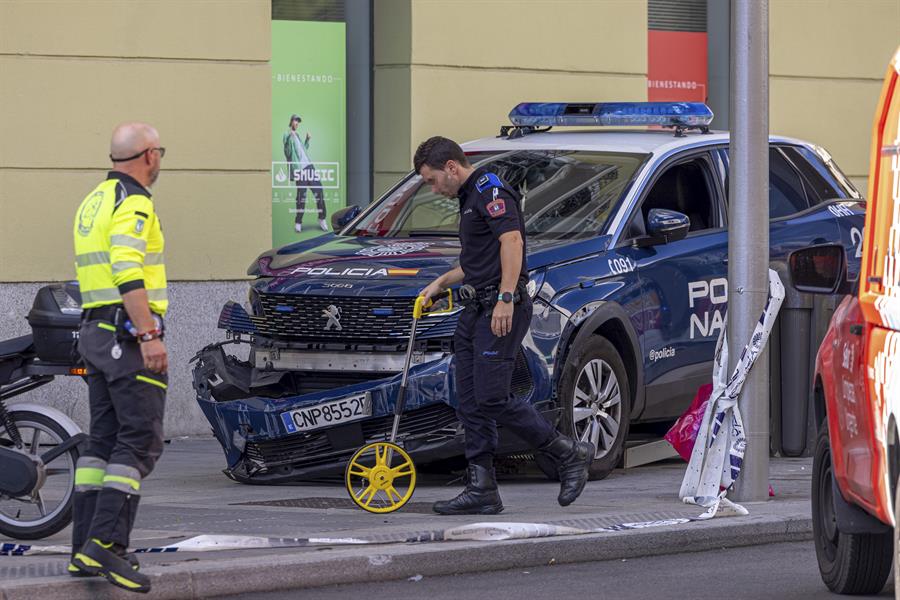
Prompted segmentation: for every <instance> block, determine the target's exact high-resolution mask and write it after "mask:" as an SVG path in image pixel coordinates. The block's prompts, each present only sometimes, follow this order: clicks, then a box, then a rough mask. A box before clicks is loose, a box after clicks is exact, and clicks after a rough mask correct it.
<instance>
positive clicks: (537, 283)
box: [525, 270, 547, 300]
mask: <svg viewBox="0 0 900 600" xmlns="http://www.w3.org/2000/svg"><path fill="white" fill-rule="evenodd" d="M546 274H547V272H546V271H543V270H542V271H532V272H531V273H529V274H528V284H527V285H526V286H525V290H526V291H527V292H528V296H529V297H530V298H531V299H532V300H534V299H535V298H536V297H537V295H538V292H540V291H541V286H542V285H544V275H546Z"/></svg>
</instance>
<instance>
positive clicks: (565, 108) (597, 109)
mask: <svg viewBox="0 0 900 600" xmlns="http://www.w3.org/2000/svg"><path fill="white" fill-rule="evenodd" d="M712 119H713V112H712V111H711V110H710V109H709V107H708V106H706V105H705V104H703V103H702V102H597V103H576V102H568V103H566V102H523V103H521V104H519V105H518V106H516V107H515V108H514V109H512V111H510V113H509V120H510V121H511V122H512V124H513V125H518V126H529V125H530V126H533V127H548V126H554V125H556V126H567V125H594V126H597V125H601V126H602V125H606V126H620V127H621V126H625V127H627V126H637V125H662V126H665V127H676V126H681V127H706V126H708V125H709V124H710V123H711V122H712Z"/></svg>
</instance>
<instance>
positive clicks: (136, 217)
mask: <svg viewBox="0 0 900 600" xmlns="http://www.w3.org/2000/svg"><path fill="white" fill-rule="evenodd" d="M73 235H74V238H75V271H76V273H77V274H78V283H79V285H80V287H81V305H82V307H83V308H96V307H98V306H106V305H109V304H120V303H122V294H124V293H126V292H129V291H131V290H134V289H138V288H141V287H144V288H146V290H147V297H148V299H149V300H150V310H152V311H153V312H155V313H157V314H159V315H164V314H165V313H166V309H167V308H168V306H169V300H168V297H167V295H166V267H165V264H164V261H163V247H164V245H165V241H164V239H163V234H162V229H160V226H159V219H158V218H157V216H156V213H155V212H154V210H153V202H152V201H151V200H150V192H148V191H147V190H146V189H144V187H143V186H141V185H140V184H139V183H138V182H137V181H135V180H134V179H133V178H132V177H131V176H129V175H126V174H125V173H119V172H116V171H110V173H109V174H108V175H107V179H106V181H104V182H103V183H101V184H100V185H98V186H97V187H96V188H95V189H94V191H92V192H91V193H90V194H88V196H87V198H85V199H84V201H83V202H82V203H81V206H80V207H79V208H78V213H77V214H76V215H75V226H74V229H73Z"/></svg>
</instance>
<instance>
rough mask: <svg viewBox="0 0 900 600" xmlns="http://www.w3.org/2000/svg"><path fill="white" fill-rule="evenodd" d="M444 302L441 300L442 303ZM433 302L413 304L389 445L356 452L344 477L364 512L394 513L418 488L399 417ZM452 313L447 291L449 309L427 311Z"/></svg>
mask: <svg viewBox="0 0 900 600" xmlns="http://www.w3.org/2000/svg"><path fill="white" fill-rule="evenodd" d="M443 302H444V300H443V299H442V300H441V303H443ZM430 306H431V301H430V300H426V299H425V297H424V296H419V297H417V298H416V301H415V303H414V304H413V319H412V330H411V331H410V334H409V344H408V345H407V347H406V362H405V363H404V365H403V376H402V378H401V379H400V389H399V390H398V391H397V401H396V402H395V403H394V423H393V426H392V427H391V435H390V437H389V438H388V441H386V442H372V443H371V444H366V445H365V446H363V447H362V448H360V449H359V450H357V451H356V454H354V455H353V458H351V459H350V462H349V463H347V470H346V472H345V474H344V483H345V484H346V486H347V492H348V493H349V494H350V498H351V499H352V500H353V502H355V503H356V505H357V506H359V507H360V508H361V509H363V510H367V511H369V512H373V513H389V512H394V511H395V510H397V509H398V508H400V507H401V506H403V505H404V504H406V503H407V502H408V501H409V499H410V498H412V495H413V491H414V490H415V488H416V466H415V465H414V464H413V461H412V459H411V458H410V457H409V454H407V453H406V451H405V450H404V449H403V448H401V447H400V446H398V445H397V444H396V443H395V442H396V441H397V430H398V429H399V427H400V416H401V415H402V414H403V407H404V405H405V404H406V382H407V379H408V378H409V364H410V359H411V358H412V353H413V347H414V345H415V341H416V325H417V324H418V322H419V319H420V318H421V317H422V315H423V314H426V313H425V308H427V307H430ZM452 311H453V294H452V292H451V291H449V290H448V291H447V301H446V308H444V307H442V308H440V309H436V310H431V311H428V313H427V314H430V315H435V314H442V313H449V312H452Z"/></svg>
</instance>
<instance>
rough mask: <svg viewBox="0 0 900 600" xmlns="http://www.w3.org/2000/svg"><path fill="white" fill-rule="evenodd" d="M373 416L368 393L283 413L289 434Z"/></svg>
mask: <svg viewBox="0 0 900 600" xmlns="http://www.w3.org/2000/svg"><path fill="white" fill-rule="evenodd" d="M371 416H372V398H371V396H370V395H369V394H368V393H365V394H359V395H357V396H348V397H346V398H341V399H340V400H333V401H331V402H325V403H324V404H317V405H315V406H307V407H304V408H297V409H295V410H289V411H287V412H283V413H281V420H282V421H283V422H284V426H285V428H286V429H287V431H288V433H296V432H298V431H310V430H312V429H319V428H320V427H329V426H331V425H338V424H340V423H347V422H349V421H356V420H358V419H362V418H365V417H371Z"/></svg>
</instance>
